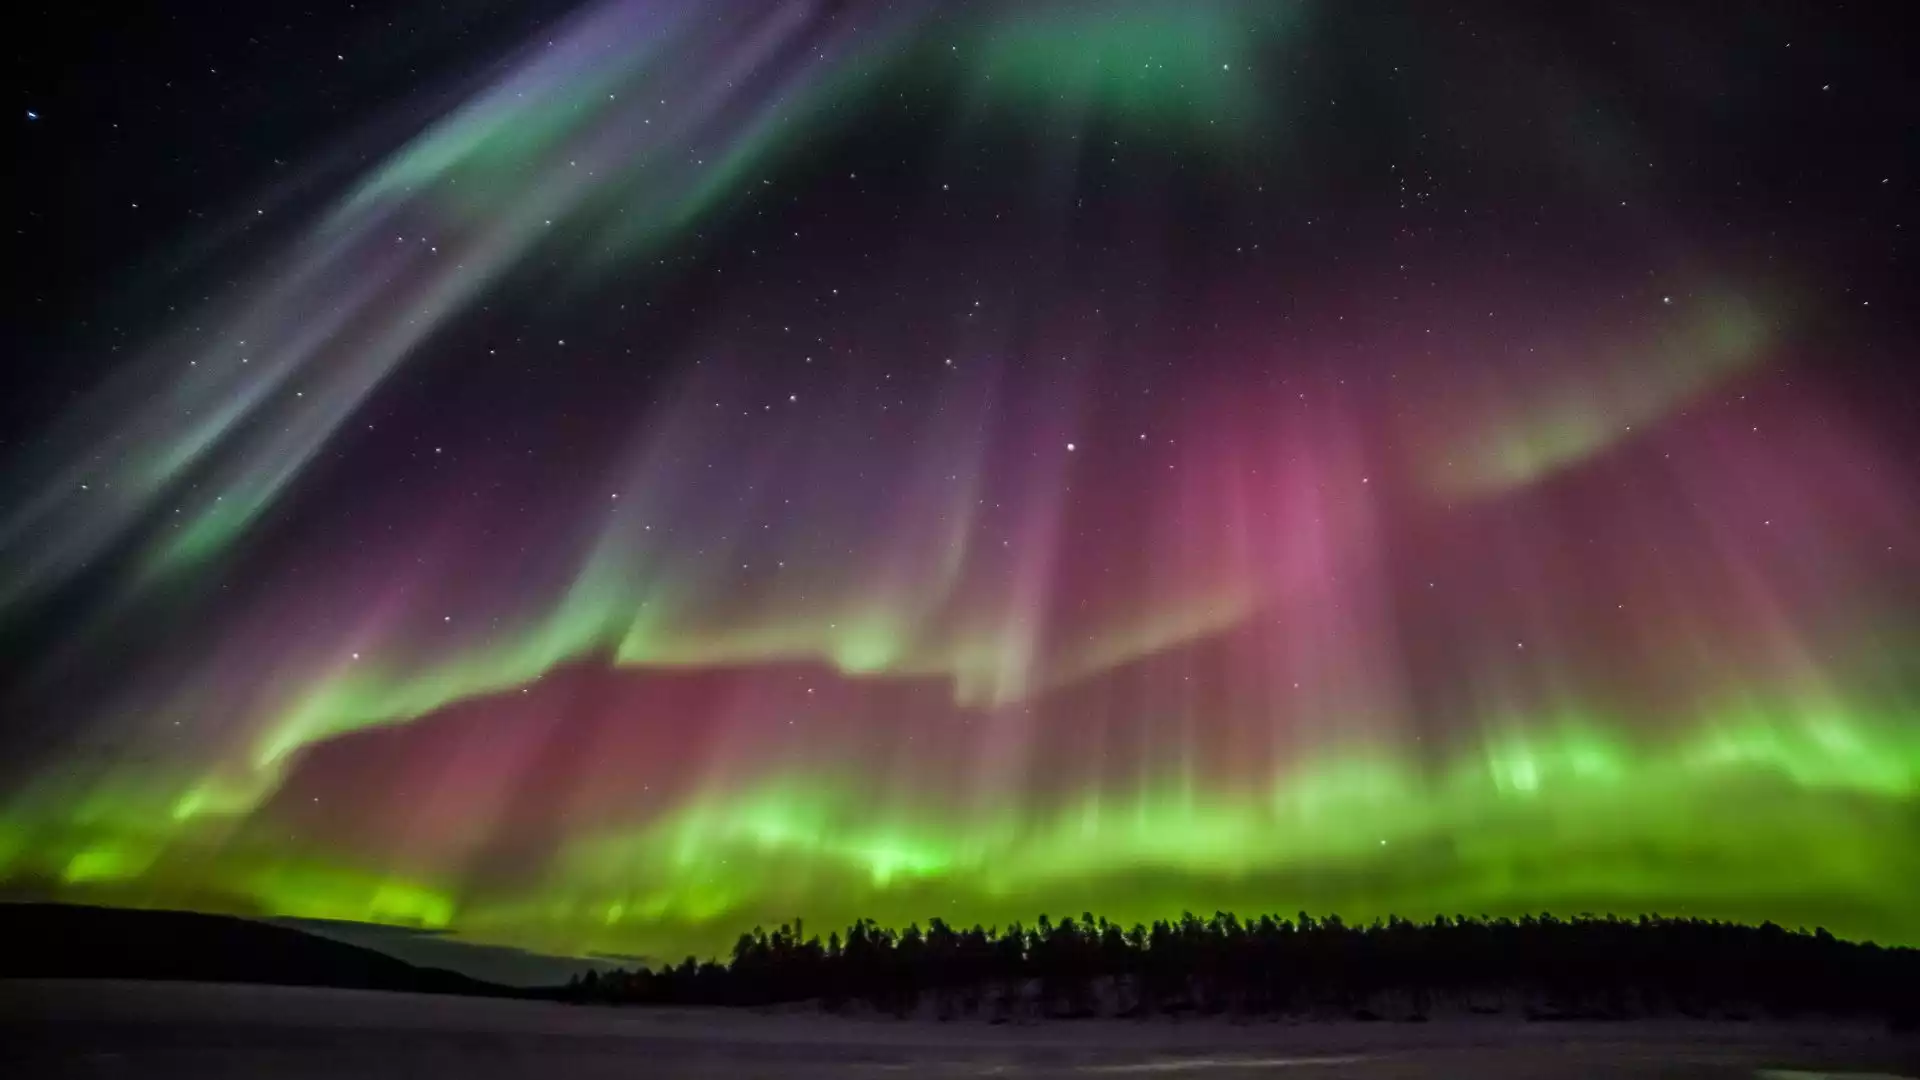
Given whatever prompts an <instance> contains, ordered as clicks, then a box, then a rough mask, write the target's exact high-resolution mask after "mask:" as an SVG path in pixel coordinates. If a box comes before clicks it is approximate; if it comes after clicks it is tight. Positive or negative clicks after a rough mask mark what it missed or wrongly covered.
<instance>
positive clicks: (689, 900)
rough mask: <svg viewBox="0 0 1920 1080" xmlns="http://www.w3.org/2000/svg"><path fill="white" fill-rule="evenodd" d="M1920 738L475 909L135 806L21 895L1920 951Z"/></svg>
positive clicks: (1789, 730) (1018, 810)
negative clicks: (1620, 916)
mask: <svg viewBox="0 0 1920 1080" xmlns="http://www.w3.org/2000/svg"><path fill="white" fill-rule="evenodd" d="M1781 719H1782V720H1786V719H1788V718H1784V717H1783V718H1781ZM1914 719H1915V718H1914V717H1913V716H1912V715H1906V716H1889V717H1884V718H1881V719H1880V720H1879V721H1878V722H1877V723H1850V722H1843V721H1840V720H1836V719H1833V718H1824V719H1820V718H1815V719H1809V720H1807V721H1805V722H1803V723H1800V724H1797V725H1795V724H1792V723H1776V724H1764V723H1761V722H1758V721H1754V720H1749V721H1748V723H1749V724H1750V725H1752V726H1748V727H1744V728H1724V729H1723V728H1720V727H1718V726H1717V725H1715V724H1712V723H1709V724H1706V725H1703V728H1704V730H1707V731H1709V732H1714V733H1713V734H1708V735H1705V736H1702V737H1699V738H1696V739H1694V740H1692V741H1690V742H1686V743H1682V744H1679V745H1673V746H1667V747H1659V748H1653V747H1634V746H1631V745H1628V744H1626V743H1623V742H1620V741H1618V740H1615V739H1610V738H1608V737H1605V736H1603V735H1601V734H1599V731H1600V730H1601V729H1602V726H1601V725H1598V724H1591V725H1590V730H1580V729H1568V730H1567V732H1566V733H1565V734H1563V735H1559V736H1554V737H1549V738H1541V737H1531V738H1517V739H1514V740H1511V741H1509V742H1506V743H1500V742H1492V743H1489V744H1488V746H1487V747H1486V749H1485V750H1484V752H1482V753H1479V754H1472V755H1463V756H1459V757H1457V758H1455V759H1452V760H1451V761H1447V762H1439V763H1434V764H1432V765H1422V764H1420V763H1417V762H1414V761H1409V760H1405V759H1404V758H1402V757H1400V756H1397V755H1395V754H1389V753H1379V752H1375V753H1372V754H1371V755H1366V754H1362V755H1361V756H1353V755H1347V756H1345V757H1334V758H1329V759H1328V760H1325V761H1321V762H1318V763H1310V764H1308V765H1305V766H1303V767H1301V768H1300V769H1297V770H1295V771H1294V772H1293V773H1291V774H1290V775H1284V776H1276V777H1274V778H1273V779H1272V781H1271V782H1270V783H1269V784H1267V785H1265V786H1264V787H1262V788H1259V789H1257V790H1249V791H1244V792H1240V793H1228V792H1208V791H1203V790H1196V789H1195V788H1194V786H1193V785H1192V784H1191V783H1188V782H1185V781H1183V780H1181V779H1180V778H1178V777H1172V778H1169V779H1168V780H1166V781H1162V782H1156V783H1152V784H1149V785H1148V786H1146V787H1143V788H1141V789H1138V790H1134V791H1130V792H1129V791H1086V792H1083V793H1080V794H1078V795H1075V794H1073V793H1071V792H1068V793H1062V795H1061V797H1060V798H1057V799H1053V800H1050V802H1052V803H1053V805H1052V808H1051V809H1042V808H1034V807H1020V806H1014V805H1001V806H989V807H984V808H980V809H977V810H971V809H968V808H965V807H957V806H953V805H941V804H940V803H938V802H937V801H932V800H929V801H927V802H925V803H919V804H915V803H913V802H911V801H908V802H906V803H903V804H900V805H895V806H891V807H887V808H884V809H882V808H880V807H877V806H876V805H875V802H874V792H873V791H872V790H871V789H870V788H869V787H868V786H867V785H865V784H863V783H862V782H861V781H860V779H859V777H857V776H852V775H848V776H840V777H837V778H836V777H827V776H821V777H816V778H809V777H805V776H792V777H788V778H786V779H773V780H768V781H762V782H759V783H757V784H755V785H753V786H750V787H747V788H745V789H741V790H735V791H726V790H714V791H711V792H708V793H705V794H701V795H699V796H697V797H696V798H695V799H694V800H693V801H692V802H691V803H690V804H688V805H687V806H685V807H683V808H681V809H679V810H676V811H674V812H673V813H671V814H669V815H667V816H666V817H664V818H662V819H661V820H659V821H658V822H656V823H653V824H650V825H645V826H636V827H633V828H630V829H625V830H617V831H613V832H608V833H604V834H600V835H583V836H581V837H579V838H577V839H575V840H572V841H569V842H568V843H567V844H565V845H564V846H563V847H562V848H560V849H559V850H557V851H555V852H553V853H552V855H551V858H550V859H549V860H548V861H546V862H545V863H544V864H543V865H542V866H541V867H540V868H539V872H538V873H534V874H530V875H528V878H527V881H526V882H525V883H516V884H513V885H508V886H501V885H491V886H469V887H466V888H462V887H461V886H459V885H458V884H457V883H455V882H450V881H439V882H431V881H427V880H422V879H418V878H415V877H412V876H409V875H408V874H407V873H406V872H405V871H404V869H403V868H398V867H395V868H391V869H389V870H385V871H383V870H379V869H375V868H371V867H366V866H359V867H356V866H355V864H354V861H353V857H352V855H351V853H348V852H332V851H327V850H324V849H307V848H305V847H304V846H303V845H301V844H300V843H299V842H298V841H297V839H275V838H269V837H266V836H263V835H256V833H257V832H258V831H259V830H254V829H251V828H250V827H249V825H248V824H247V822H246V819H245V817H244V816H241V817H233V816H226V815H220V814H205V815H195V816H194V817H193V818H191V819H188V820H175V819H172V818H171V817H169V816H168V815H166V814H157V813H155V812H154V810H155V808H154V807H153V806H152V805H150V804H149V803H148V801H146V800H144V799H142V798H141V797H138V796H135V797H132V798H130V799H129V801H128V802H126V803H125V804H124V805H114V804H113V800H111V799H110V798H105V797H104V796H103V797H101V798H96V799H94V800H93V804H94V805H95V806H96V810H95V812H94V813H93V814H91V815H90V816H89V817H88V819H87V820H86V821H84V822H83V821H76V820H73V819H71V818H70V817H66V816H64V804H63V803H62V802H61V801H59V800H57V799H56V800H50V801H49V802H48V803H47V804H46V805H44V806H39V807H36V806H34V805H32V804H27V805H22V806H17V807H16V808H15V811H14V812H13V813H12V814H11V815H10V817H9V818H8V820H7V822H6V829H5V835H6V836H7V837H8V838H9V840H10V843H9V844H7V845H4V846H0V856H4V862H3V863H0V875H4V876H6V877H8V878H11V879H24V880H35V879H42V878H44V877H47V876H51V877H53V878H55V879H57V882H58V883H57V885H55V886H54V887H53V889H52V894H53V895H56V896H61V897H67V898H73V899H106V900H111V901H113V902H120V903H139V904H148V905H168V904H182V903H197V904H201V905H205V904H207V903H208V902H210V901H211V902H212V903H214V904H216V905H218V906H223V907H226V908H228V909H230V910H235V911H240V912H271V913H277V914H291V915H301V916H311V917H317V918H330V919H356V920H368V921H375V922H389V923H395V924H400V925H419V926H426V927H432V928H436V929H445V928H453V929H457V930H460V931H461V932H463V933H466V934H469V935H471V936H474V937H476V938H477V939H481V940H489V941H498V942H506V943H512V944H522V945H528V946H532V947H538V948H546V949H558V950H562V951H570V952H579V953H584V952H590V951H620V950H626V951H631V950H635V949H640V950H649V951H653V952H656V953H657V952H659V951H661V950H666V951H668V952H671V951H672V950H674V949H677V948H708V949H718V948H720V947H722V946H723V945H724V944H725V942H726V941H727V940H728V939H729V936H730V935H731V934H732V933H734V932H736V931H737V929H738V928H739V926H740V925H743V924H746V923H750V922H752V921H763V920H768V919H779V918H782V917H783V916H787V915H791V914H798V913H804V914H805V915H806V916H807V917H808V918H810V919H811V918H814V917H816V916H817V917H820V918H825V919H827V920H829V921H831V920H835V919H852V918H855V917H859V916H862V915H868V916H880V917H883V918H891V919H899V920H907V919H913V918H924V917H925V916H927V915H931V914H941V915H945V914H947V913H948V912H958V913H960V916H961V917H963V918H971V917H979V918H988V919H997V920H1006V919H1011V918H1018V917H1021V915H1022V914H1023V913H1031V911H1034V910H1039V909H1043V908H1047V907H1049V906H1052V907H1058V906H1059V905H1060V904H1062V903H1069V900H1068V899H1067V898H1072V899H1071V901H1070V903H1071V904H1072V905H1075V906H1076V908H1077V907H1089V908H1093V909H1097V910H1100V911H1104V912H1110V913H1117V914H1121V915H1124V916H1127V917H1139V918H1148V917H1151V916H1153V915H1154V914H1156V913H1160V912H1163V911H1165V910H1168V908H1169V906H1170V905H1171V906H1175V907H1177V906H1180V905H1188V906H1191V905H1193V904H1196V903H1203V902H1205V901H1203V900H1202V899H1201V898H1202V897H1204V896H1207V895H1218V896H1220V897H1222V901H1223V904H1225V902H1226V901H1229V900H1230V901H1231V903H1233V904H1239V905H1257V906H1260V907H1261V908H1263V909H1267V908H1271V909H1277V910H1282V911H1291V910H1297V909H1300V908H1305V909H1308V910H1335V909H1337V910H1340V911H1342V912H1346V913H1349V917H1371V916H1374V915H1381V914H1386V913H1398V912H1420V911H1426V910H1428V909H1434V910H1442V911H1454V910H1461V911H1467V912H1471V913H1480V912H1493V913H1515V912H1521V911H1526V910H1533V909H1539V908H1543V907H1545V908H1556V909H1559V910H1571V909H1578V910H1620V909H1621V905H1622V904H1623V903H1626V904H1628V905H1635V904H1639V903H1641V901H1642V898H1648V899H1651V900H1654V901H1657V902H1658V904H1659V906H1660V908H1661V910H1663V911H1668V912H1677V911H1685V912H1686V913H1688V914H1699V915H1707V916H1724V917H1736V918H1754V917H1764V916H1765V914H1766V912H1767V911H1768V910H1769V908H1770V905H1773V904H1779V903H1785V904H1793V903H1798V902H1800V901H1798V900H1794V899H1793V896H1794V895H1795V894H1796V892H1797V893H1799V894H1801V895H1803V896H1804V895H1809V894H1811V895H1831V896H1832V897H1836V898H1838V897H1845V898H1846V899H1845V900H1844V901H1840V900H1838V899H1836V900H1833V901H1829V902H1822V903H1816V904H1814V905H1813V906H1812V908H1811V909H1810V910H1808V911H1807V912H1806V913H1805V917H1807V918H1810V919H1818V920H1821V921H1824V922H1826V923H1828V924H1829V925H1830V926H1832V927H1833V928H1835V929H1837V930H1840V931H1843V932H1847V933H1852V934H1857V935H1862V936H1869V937H1875V938H1878V939H1880V940H1887V941H1899V942H1906V943H1911V942H1914V941H1920V922H1916V920H1915V918H1914V914H1913V908H1912V907H1911V905H1910V904H1908V903H1907V901H1908V900H1909V899H1910V898H1911V892H1910V886H1909V884H1908V883H1909V882H1911V881H1912V880H1913V877H1912V875H1913V874H1915V873H1920V825H1916V822H1915V820H1914V816H1913V814H1912V805H1913V803H1912V800H1913V799H1914V797H1915V795H1916V794H1917V793H1920V739H1916V738H1915V736H1914V734H1913V732H1914V731H1915V725H1914ZM1843 823H1844V824H1843ZM1782 861H1787V862H1791V863H1792V865H1793V866H1794V867H1795V869H1796V876H1795V879H1794V883H1793V884H1792V885H1791V886H1788V885H1783V883H1782V882H1781V881H1780V879H1779V877H1778V875H1777V874H1776V872H1775V871H1776V868H1777V867H1778V866H1779V865H1780V864H1781V863H1782ZM1783 890H1785V891H1783Z"/></svg>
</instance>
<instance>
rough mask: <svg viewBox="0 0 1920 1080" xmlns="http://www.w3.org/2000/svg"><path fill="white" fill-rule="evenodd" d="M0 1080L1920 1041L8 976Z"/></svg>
mask: <svg viewBox="0 0 1920 1080" xmlns="http://www.w3.org/2000/svg"><path fill="white" fill-rule="evenodd" d="M0 1075H4V1076H6V1077H9V1078H16V1077H17V1078H21V1080H25V1078H28V1077H41V1076H60V1077H67V1076H73V1077H86V1076H100V1077H195V1078H202V1077H207V1078H211V1077H296V1078H319V1077H326V1078H336V1077H354V1078H361V1077H365V1078H374V1080H377V1078H383V1077H403V1078H406V1080H429V1078H434V1077H442V1076H446V1077H455V1078H458V1080H492V1078H496V1077H520V1076H537V1077H556V1078H559V1077H585V1078H602V1077H604V1078H613V1077H622V1078H627V1077H632V1078H641V1077H645V1078H654V1077H660V1078H682V1077H685V1078H723V1077H724V1078H727V1080H754V1078H761V1077H766V1078H773V1077H780V1078H800V1080H815V1078H826V1077H912V1078H916V1080H917V1078H920V1077H927V1078H946V1077H975V1076H982V1077H984V1076H1007V1077H1031V1078H1064V1077H1082V1078H1086V1080H1098V1078H1101V1077H1118V1078H1124V1077H1142V1078H1150V1080H1158V1078H1161V1077H1169V1078H1184V1077H1196V1078H1204V1080H1236V1078H1240V1077H1276V1076H1284V1077H1300V1078H1302V1080H1323V1078H1324V1080H1334V1078H1369V1080H1375V1078H1378V1080H1385V1078H1403V1077H1404V1078H1416V1077H1472V1078H1487V1080H1498V1078H1503V1077H1554V1078H1567V1080H1583V1078H1627V1077H1635V1078H1641V1077H1644V1078H1649V1080H1651V1078H1661V1080H1668V1078H1673V1080H1679V1078H1721V1077H1725V1078H1733V1077H1741V1078H1753V1080H1761V1078H1765V1080H1789V1078H1791V1080H1799V1078H1802V1077H1808V1076H1836V1075H1851V1076H1872V1075H1878V1076H1900V1075H1907V1076H1920V1040H1915V1039H1914V1038H1911V1037H1906V1038H1899V1037H1895V1036H1891V1035H1888V1034H1887V1033H1885V1032H1884V1031H1882V1030H1879V1029H1877V1028H1873V1027H1865V1026H1862V1027H1847V1026H1834V1025H1805V1026H1801V1025H1783V1024H1775V1023H1751V1024H1731V1023H1729V1024H1700V1023H1690V1022H1664V1021H1634V1022H1628V1023H1611V1024H1607V1023H1592V1024H1568V1025H1556V1024H1528V1023H1524V1022H1517V1021H1513V1020H1508V1019H1501V1018H1480V1019H1460V1020H1456V1021H1445V1022H1437V1023H1432V1024H1419V1025H1402V1024H1360V1023H1322V1022H1316V1023H1285V1022H1266V1023H1249V1024H1236V1023H1232V1022H1228V1021H1216V1020H1203V1021H1186V1022H1181V1023H1174V1022H1171V1021H1153V1022H1147V1023H1136V1022H1130V1021H1114V1020H1105V1021H1083V1022H1071V1021H1063V1022H1053V1023H1045V1024H1035V1025H1029V1026H992V1025H988V1024H986V1023H984V1022H979V1021H964V1022H961V1021H956V1022H953V1023H938V1022H930V1021H910V1022H900V1021H894V1020H890V1019H845V1018H839V1017H829V1016H822V1015H820V1014H818V1013H815V1012H811V1011H802V1010H789V1011H784V1012H769V1013H757V1012H734V1011H722V1010H709V1009H674V1010H645V1009H615V1008H604V1007H580V1006H567V1005H557V1004H548V1003H543V1002H526V1001H491V1000H479V999H466V998H451V997H426V996H417V995H409V994H384V993H375V992H363V991H349V990H311V989H296V988H284V987H252V986H226V985H209V984H198V983H122V982H69V981H55V980H46V981H18V982H0Z"/></svg>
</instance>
